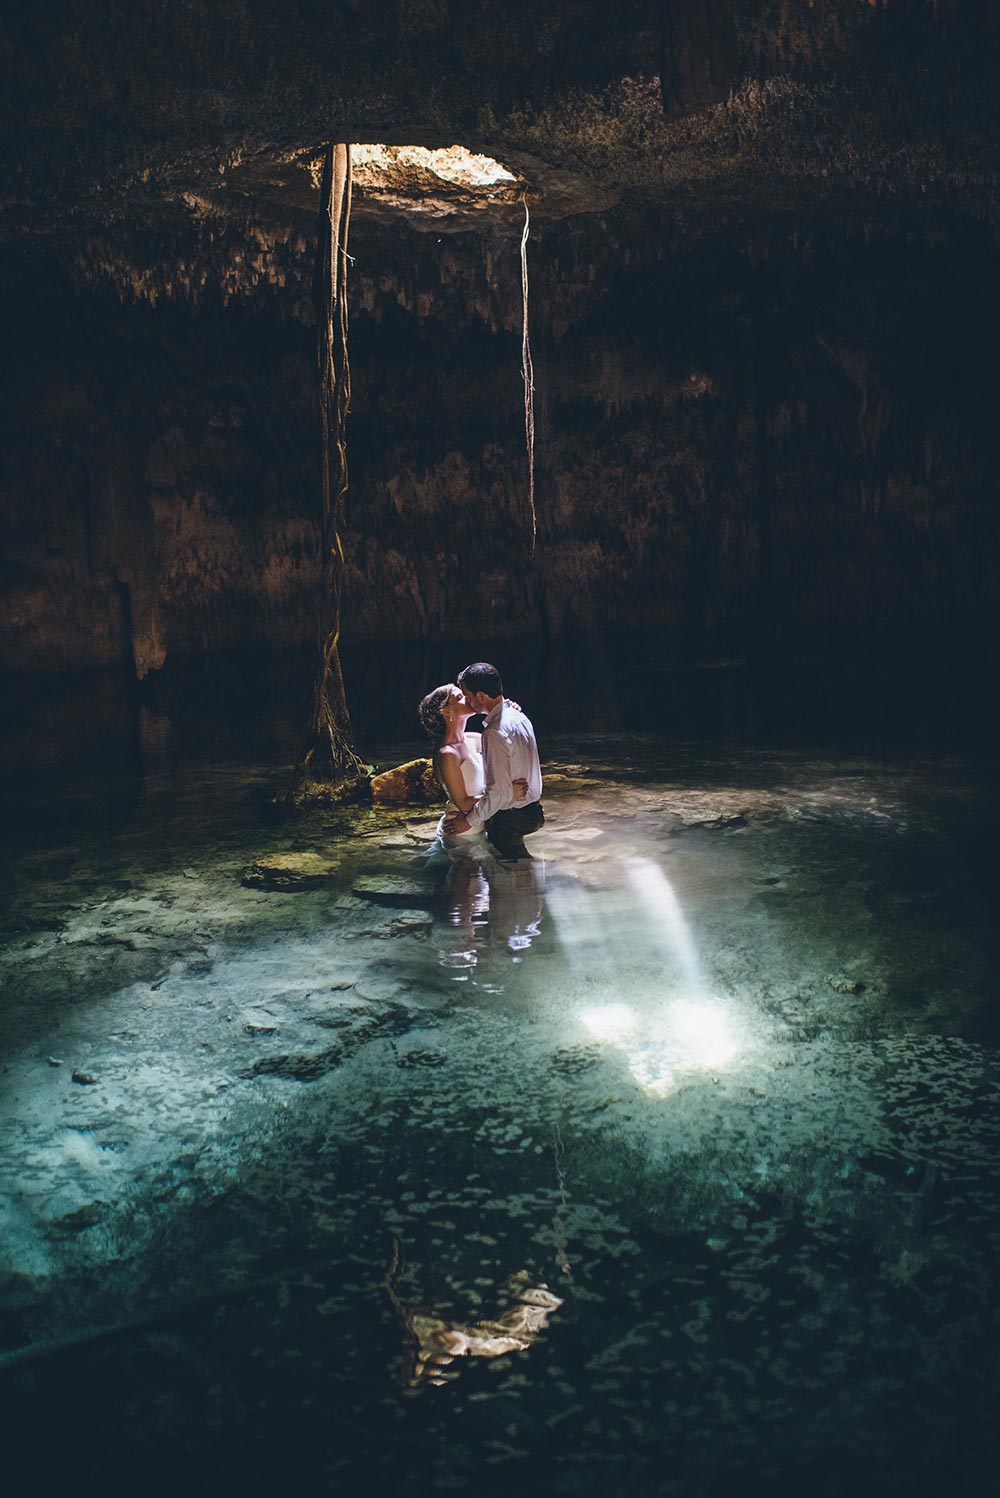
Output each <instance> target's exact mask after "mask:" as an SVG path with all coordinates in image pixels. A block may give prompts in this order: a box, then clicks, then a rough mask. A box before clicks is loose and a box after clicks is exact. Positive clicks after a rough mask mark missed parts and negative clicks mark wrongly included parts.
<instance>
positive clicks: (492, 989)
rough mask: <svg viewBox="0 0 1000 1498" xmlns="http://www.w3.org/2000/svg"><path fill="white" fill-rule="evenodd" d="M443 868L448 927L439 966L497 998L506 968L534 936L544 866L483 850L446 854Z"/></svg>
mask: <svg viewBox="0 0 1000 1498" xmlns="http://www.w3.org/2000/svg"><path fill="white" fill-rule="evenodd" d="M440 856H441V859H442V862H444V860H445V859H446V860H447V862H446V864H445V876H444V877H445V890H446V894H447V902H448V927H447V931H446V933H445V934H443V935H442V936H441V937H440V939H439V941H438V960H439V962H440V964H441V966H442V967H445V968H449V969H450V970H451V972H452V976H453V977H454V978H455V979H456V980H457V981H459V982H468V981H470V980H471V981H472V982H473V983H474V984H475V985H476V986H477V987H479V988H481V989H482V990H483V991H484V992H485V993H502V992H503V990H504V988H505V986H506V984H507V982H508V980H509V978H510V977H511V973H510V967H511V965H512V964H513V963H518V962H520V961H521V960H522V958H523V957H524V956H525V954H526V953H527V952H528V951H529V949H530V947H531V944H532V942H533V941H534V940H535V938H536V937H537V936H538V934H539V930H540V926H541V919H542V909H543V901H544V895H545V860H544V858H540V857H539V858H533V857H531V856H528V855H525V856H523V857H521V858H518V859H505V858H500V857H498V856H497V855H496V854H495V853H494V852H493V850H492V849H491V848H489V847H488V846H480V847H479V848H478V849H477V850H476V851H475V852H473V851H471V850H469V851H466V850H465V849H449V850H447V852H446V853H445V852H442V853H441V854H440Z"/></svg>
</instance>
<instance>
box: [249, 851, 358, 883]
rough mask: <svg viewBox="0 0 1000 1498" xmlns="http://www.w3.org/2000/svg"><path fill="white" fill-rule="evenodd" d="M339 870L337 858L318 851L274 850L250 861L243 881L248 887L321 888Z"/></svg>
mask: <svg viewBox="0 0 1000 1498" xmlns="http://www.w3.org/2000/svg"><path fill="white" fill-rule="evenodd" d="M336 872H337V864H336V862H331V861H330V859H329V858H322V857H321V856H320V854H318V853H272V854H270V855H269V856H268V857H267V858H258V859H257V860H256V861H255V862H254V863H252V864H249V865H248V867H247V868H245V869H244V870H243V874H242V876H241V878H240V883H241V884H243V885H245V886H246V888H247V889H275V890H297V889H318V888H321V887H322V886H323V885H325V884H329V882H330V880H331V879H332V878H333V876H334V874H335V873H336Z"/></svg>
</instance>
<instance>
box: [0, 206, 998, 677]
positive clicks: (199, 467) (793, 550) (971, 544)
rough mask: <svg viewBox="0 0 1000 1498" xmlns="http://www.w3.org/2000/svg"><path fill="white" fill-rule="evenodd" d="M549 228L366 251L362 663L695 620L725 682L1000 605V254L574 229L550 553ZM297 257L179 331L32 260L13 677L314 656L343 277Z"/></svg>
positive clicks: (355, 483) (643, 219) (933, 242)
mask: <svg viewBox="0 0 1000 1498" xmlns="http://www.w3.org/2000/svg"><path fill="white" fill-rule="evenodd" d="M516 239H517V236H516V234H508V233H506V232H501V231H500V230H495V231H489V232H487V233H486V234H484V235H474V234H467V235H461V236H454V235H453V236H448V237H446V238H443V239H437V238H435V236H433V235H415V234H413V233H411V232H408V231H407V230H405V229H403V228H399V229H393V228H387V227H384V226H379V227H375V226H367V227H365V226H358V227H357V229H356V231H355V243H354V253H355V266H354V268H353V270H352V282H351V295H352V317H353V321H352V332H351V338H352V358H353V369H354V400H353V411H352V416H351V421H350V432H349V454H350V465H351V489H350V493H349V496H348V523H347V529H346V533H345V536H344V543H345V550H346V554H347V561H348V569H347V577H346V583H345V598H344V633H345V638H346V639H348V640H350V639H358V640H372V641H389V640H400V641H405V640H414V639H429V640H435V639H438V640H440V639H447V638H465V639H470V638H475V637H476V636H477V635H483V634H488V635H489V636H490V637H492V638H498V637H502V636H504V635H505V634H510V635H512V636H513V635H518V636H521V635H532V636H539V637H540V636H544V635H553V636H558V635H566V634H571V633H572V632H574V631H576V630H580V629H586V628H593V627H594V626H595V625H600V626H608V627H627V628H640V627H641V628H662V629H665V630H667V631H669V632H670V636H671V638H672V640H673V641H674V642H675V644H674V648H675V653H676V656H677V658H678V659H698V658H701V657H703V656H704V655H705V654H706V653H711V652H712V651H719V650H723V651H726V650H729V651H732V650H735V651H737V652H739V651H742V650H746V649H747V648H749V647H750V646H751V645H754V644H755V642H758V641H773V640H775V639H777V638H779V637H781V636H784V637H785V638H788V637H789V636H791V637H793V638H794V637H795V636H796V635H798V634H800V633H801V632H802V631H813V632H823V631H834V630H836V629H838V628H841V627H845V626H860V627H869V626H870V627H874V628H878V627H881V626H883V625H898V624H899V623H901V622H905V621H906V620H908V619H915V618H921V619H923V620H932V621H938V622H939V623H940V624H941V626H942V627H946V626H951V625H953V624H955V623H956V622H960V621H975V620H977V619H979V618H982V617H985V616H986V615H988V614H989V613H990V611H991V610H992V607H993V596H994V587H993V582H992V578H993V576H994V571H993V569H994V567H995V563H996V549H997V537H996V527H995V523H994V519H993V497H992V496H993V480H992V474H993V473H994V472H995V470H996V466H997V461H998V458H1000V452H998V438H997V435H996V428H995V425H994V422H993V415H992V409H991V403H990V395H989V391H990V385H989V382H988V380H987V379H986V374H987V372H988V370H989V368H990V362H991V358H992V350H993V349H994V348H995V347H996V343H997V336H998V333H1000V313H998V308H997V303H996V299H995V297H993V295H992V293H991V292H990V291H989V290H988V288H990V287H991V286H992V285H993V284H995V279H996V276H995V272H996V250H995V246H994V244H993V240H992V238H991V236H990V235H989V234H988V233H987V232H986V231H985V230H982V231H979V230H977V229H976V228H975V227H974V226H972V227H966V229H965V230H963V231H962V233H961V234H959V233H958V232H951V233H949V232H945V231H941V232H940V233H938V234H936V235H934V236H925V237H923V238H920V239H918V238H915V237H909V238H908V237H907V235H906V234H904V233H900V234H893V233H892V232H891V231H883V232H882V233H874V234H873V233H872V232H871V231H868V232H865V233H860V232H859V233H856V234H853V233H849V232H845V231H844V230H843V229H841V228H838V227H837V226H836V225H835V224H833V223H828V224H826V225H825V226H819V227H816V226H815V225H814V226H813V228H812V229H811V230H810V232H809V234H808V235H807V236H806V235H803V234H802V233H800V232H799V231H797V230H796V228H795V225H794V223H792V222H790V221H788V222H785V223H781V224H779V225H778V226H777V228H776V231H775V232H774V233H773V234H772V235H771V237H770V239H768V240H762V239H761V238H760V237H759V236H756V235H754V234H750V233H744V234H743V236H742V237H741V236H740V235H739V233H738V232H737V228H735V227H734V225H733V224H732V222H729V223H727V224H726V226H725V228H720V229H719V230H718V231H716V232H713V231H712V230H711V229H705V228H702V229H699V231H698V232H697V233H694V234H693V233H692V232H691V230H690V229H689V228H685V227H684V226H683V225H680V224H678V222H677V221H676V218H675V217H674V216H670V217H669V218H668V217H666V216H665V215H663V214H658V213H656V212H654V211H652V210H649V209H647V210H644V211H643V212H641V213H638V212H634V213H632V214H631V216H629V215H628V214H624V215H623V216H608V217H604V218H580V219H576V220H570V221H566V222H564V223H563V224H561V225H544V224H543V225H541V226H540V227H539V229H538V230H537V233H536V236H535V238H534V239H533V240H532V241H531V244H530V266H531V314H532V316H531V323H532V326H531V331H532V348H533V355H534V366H535V380H536V393H535V398H536V423H537V438H536V465H537V466H536V484H537V509H538V543H537V549H536V551H535V554H534V556H532V554H531V549H530V517H529V512H528V493H527V467H526V457H525V446H524V422H523V390H522V383H521V371H520V332H521V329H520V318H521V308H520V282H519V262H518V255H517V242H516ZM302 243H303V245H305V244H306V241H305V240H304V239H303V240H302ZM280 253H281V255H283V256H284V257H285V258H286V259H287V267H286V270H285V271H284V272H283V275H282V278H280V280H278V279H276V280H275V281H274V283H273V284H270V285H269V286H268V287H267V288H265V289H264V290H261V288H260V287H257V288H256V290H248V291H247V293H246V294H245V295H230V296H228V299H227V298H225V297H223V296H222V294H221V293H218V292H217V294H216V295H214V297H209V296H207V295H206V297H205V298H204V299H203V300H202V301H200V302H196V303H195V305H192V303H191V299H190V298H189V297H187V296H186V295H179V294H178V295H175V296H173V297H171V296H170V295H167V296H165V297H164V298H162V299H159V300H158V302H157V305H156V307H155V308H153V307H151V306H150V305H149V301H148V299H146V298H143V297H139V298H138V299H133V300H131V301H127V302H124V303H123V302H122V300H121V299H120V296H119V294H118V292H117V291H116V290H114V289H113V288H112V287H111V285H110V284H109V280H108V275H107V274H106V273H105V274H103V275H102V274H98V273H97V272H95V271H94V269H93V266H91V268H90V269H89V270H88V272H87V278H86V279H87V285H86V286H85V288H84V289H83V290H82V291H81V288H80V285H79V284H72V283H71V282H70V280H68V279H62V280H60V274H63V273H60V272H58V271H57V270H56V269H55V268H54V267H53V270H52V275H51V277H50V278H48V279H47V280H46V281H45V282H44V285H45V296H44V298H43V297H42V296H41V295H40V294H39V289H38V283H37V281H36V280H34V279H33V280H32V281H31V282H30V283H28V282H25V281H23V280H22V281H18V280H17V278H16V265H15V264H14V263H13V262H11V263H9V264H8V274H7V302H8V305H9V306H10V307H11V308H12V309H16V310H13V311H12V319H11V322H12V326H13V330H14V338H13V340H12V342H13V348H14V354H13V357H12V359H11V361H10V363H9V364H8V366H7V370H6V383H5V389H4V393H3V400H4V405H5V410H6V412H7V415H8V417H9V435H8V437H7V439H6V442H5V464H4V475H3V480H2V487H0V523H2V526H3V536H4V542H3V564H2V565H3V568H4V578H5V588H4V597H3V603H2V606H0V607H2V614H0V622H2V626H3V628H2V639H3V645H2V647H0V669H5V670H27V669H32V670H53V669H66V668H77V667H107V666H117V665H121V664H122V663H126V664H127V666H128V669H129V671H130V672H134V674H135V676H136V677H137V678H143V677H144V676H146V675H147V674H148V673H149V672H151V671H155V670H157V669H158V668H159V667H161V666H162V665H163V664H164V662H165V661H166V660H168V659H169V658H171V657H178V656H180V657H194V656H198V655H201V654H205V653H211V652H218V651H225V650H230V651H239V650H247V649H253V648H257V647H260V646H262V645H267V646H268V647H278V648H283V647H293V646H304V645H308V643H309V641H310V640H311V639H312V635H313V630H314V620H315V597H316V588H317V577H318V572H317V561H316V551H317V528H316V515H317V509H318V504H317V488H318V479H317V472H318V470H317V454H316V422H315V413H314V396H313V388H312V342H311V333H310V330H309V327H308V295H307V281H308V276H307V275H306V274H305V272H306V270H307V266H308V254H307V253H305V252H303V253H302V254H300V255H299V257H298V260H297V261H296V258H295V256H294V254H292V253H291V252H290V251H289V249H288V244H287V243H285V242H282V246H281V248H280ZM275 254H276V255H277V254H278V251H277V250H276V251H275ZM265 259H266V256H265ZM118 269H119V271H121V266H120V265H119V267H118ZM105 270H106V268H105ZM76 274H79V272H77V273H76Z"/></svg>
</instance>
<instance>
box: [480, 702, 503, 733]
mask: <svg viewBox="0 0 1000 1498" xmlns="http://www.w3.org/2000/svg"><path fill="white" fill-rule="evenodd" d="M505 702H506V698H504V697H501V698H500V701H499V702H498V703H497V705H496V707H491V708H490V710H489V712H488V713H487V714H486V721H485V722H484V724H483V727H484V728H496V726H497V724H498V723H499V722H500V714H501V713H502V712H503V710H504V704H505Z"/></svg>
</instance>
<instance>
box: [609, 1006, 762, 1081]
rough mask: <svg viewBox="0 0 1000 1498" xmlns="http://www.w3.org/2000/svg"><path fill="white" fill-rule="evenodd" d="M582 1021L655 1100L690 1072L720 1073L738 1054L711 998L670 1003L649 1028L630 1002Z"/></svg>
mask: <svg viewBox="0 0 1000 1498" xmlns="http://www.w3.org/2000/svg"><path fill="white" fill-rule="evenodd" d="M580 1020H581V1022H582V1024H583V1025H584V1028H585V1029H586V1030H588V1031H589V1033H590V1034H591V1035H592V1036H593V1037H594V1039H595V1040H600V1041H603V1042H604V1043H605V1044H607V1045H613V1046H617V1047H619V1048H620V1049H621V1050H623V1051H624V1052H625V1056H626V1058H627V1060H628V1065H629V1070H630V1071H631V1073H632V1075H633V1077H634V1078H635V1080H636V1081H637V1082H638V1084H639V1086H640V1087H641V1088H642V1089H643V1091H645V1092H648V1093H651V1094H652V1095H653V1096H654V1097H666V1095H667V1094H668V1093H669V1092H672V1091H673V1090H674V1088H675V1086H676V1085H677V1082H678V1078H679V1077H680V1076H682V1075H684V1074H686V1073H690V1072H696V1071H718V1070H720V1069H721V1068H722V1067H725V1066H726V1065H728V1064H729V1063H730V1062H732V1061H733V1060H735V1058H736V1057H737V1055H738V1054H739V1050H740V1047H739V1042H738V1040H737V1035H736V1030H735V1026H734V1023H733V1020H732V1018H731V1016H730V1014H729V1012H728V1010H727V1008H726V1006H725V1005H724V1004H723V1003H722V1002H721V1001H720V1000H718V999H713V998H708V997H706V998H690V997H687V998H679V999H671V1000H669V1001H668V1002H667V1004H666V1005H664V1007H663V1008H662V1009H661V1010H660V1012H659V1013H658V1014H657V1015H656V1016H655V1017H653V1019H652V1020H651V1022H650V1023H648V1024H643V1023H642V1022H641V1021H640V1019H639V1017H638V1015H637V1014H636V1013H635V1010H633V1009H631V1008H629V1006H628V1005H627V1004H606V1005H604V1006H602V1007H598V1008H594V1009H587V1010H584V1011H583V1013H582V1014H581V1015H580Z"/></svg>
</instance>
